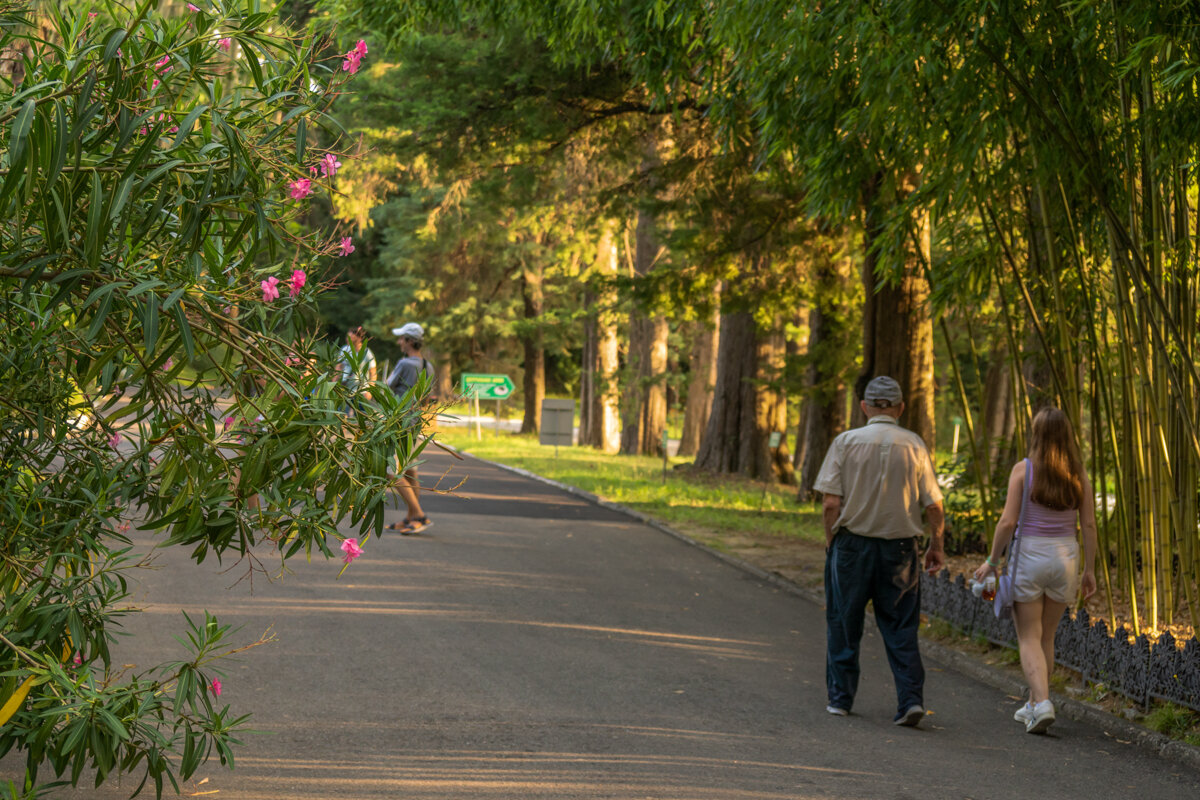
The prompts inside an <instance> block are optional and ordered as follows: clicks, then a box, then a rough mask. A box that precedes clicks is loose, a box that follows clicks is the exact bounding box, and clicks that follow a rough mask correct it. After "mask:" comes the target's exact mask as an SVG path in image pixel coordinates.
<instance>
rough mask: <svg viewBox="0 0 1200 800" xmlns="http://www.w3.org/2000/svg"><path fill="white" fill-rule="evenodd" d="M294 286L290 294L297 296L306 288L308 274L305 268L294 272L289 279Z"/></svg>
mask: <svg viewBox="0 0 1200 800" xmlns="http://www.w3.org/2000/svg"><path fill="white" fill-rule="evenodd" d="M288 282H289V283H290V284H291V285H292V288H291V290H290V291H289V292H288V294H289V295H291V296H292V297H295V296H296V295H298V294H300V290H301V289H303V288H304V284H305V283H307V282H308V276H307V275H305V274H304V270H302V269H298V270H296V271H294V272H293V273H292V278H291V280H290V281H288Z"/></svg>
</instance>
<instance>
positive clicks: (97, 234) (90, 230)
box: [84, 172, 105, 269]
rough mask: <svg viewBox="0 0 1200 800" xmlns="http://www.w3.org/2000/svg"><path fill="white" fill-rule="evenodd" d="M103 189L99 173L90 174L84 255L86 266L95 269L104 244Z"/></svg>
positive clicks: (98, 263)
mask: <svg viewBox="0 0 1200 800" xmlns="http://www.w3.org/2000/svg"><path fill="white" fill-rule="evenodd" d="M104 224H105V218H104V187H103V186H102V184H101V182H100V173H98V172H93V173H92V194H91V198H90V199H89V200H88V222H87V230H86V232H85V235H86V237H87V238H86V240H85V243H84V253H85V255H86V257H87V262H88V266H90V267H91V268H92V269H96V268H97V267H99V266H100V248H101V246H102V245H103V243H104Z"/></svg>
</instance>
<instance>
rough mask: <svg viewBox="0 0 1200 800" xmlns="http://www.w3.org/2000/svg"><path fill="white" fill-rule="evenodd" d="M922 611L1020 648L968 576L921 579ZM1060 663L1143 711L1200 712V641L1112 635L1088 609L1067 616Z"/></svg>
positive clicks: (1058, 639)
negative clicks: (1159, 704)
mask: <svg viewBox="0 0 1200 800" xmlns="http://www.w3.org/2000/svg"><path fill="white" fill-rule="evenodd" d="M921 610H922V611H924V612H925V613H926V614H929V615H930V616H934V617H938V618H939V619H943V620H945V621H946V622H948V623H950V625H952V626H954V627H955V628H957V629H958V630H960V631H962V632H963V633H965V634H967V635H968V636H982V637H984V638H985V639H987V640H988V641H989V642H992V643H994V644H998V645H1001V646H1003V647H1010V648H1014V649H1015V648H1016V646H1017V635H1016V631H1015V630H1014V629H1013V625H1012V622H1010V621H1004V622H1001V621H1000V620H998V619H996V615H995V614H994V613H992V604H991V603H989V602H987V601H985V600H982V599H980V598H978V597H976V596H975V595H974V594H972V593H971V589H970V587H968V586H967V583H966V580H964V578H963V576H962V575H959V576H957V577H955V578H954V579H953V580H951V579H950V577H949V573H948V572H942V574H940V575H938V576H937V577H930V576H928V575H923V576H922V577H921ZM1054 654H1055V659H1056V660H1057V661H1058V663H1060V664H1062V665H1064V666H1067V667H1070V668H1071V669H1074V670H1076V671H1077V672H1079V673H1080V674H1081V675H1082V676H1083V680H1084V681H1085V682H1087V683H1103V684H1104V685H1105V686H1106V687H1107V688H1109V689H1111V690H1113V691H1116V692H1120V693H1121V694H1123V695H1125V696H1126V697H1128V698H1129V699H1131V700H1133V701H1134V702H1136V703H1139V704H1141V705H1142V706H1143V707H1145V706H1148V705H1149V703H1150V701H1151V700H1152V699H1159V700H1168V701H1170V702H1172V703H1177V704H1179V705H1181V706H1187V707H1188V708H1191V709H1194V710H1196V711H1200V641H1197V639H1196V638H1195V637H1192V638H1191V639H1189V640H1188V641H1187V642H1186V643H1185V644H1184V645H1183V646H1182V647H1181V646H1180V644H1179V642H1177V641H1176V640H1175V637H1174V636H1172V635H1171V634H1170V633H1164V634H1162V635H1161V636H1159V637H1158V639H1157V641H1153V642H1152V641H1150V639H1149V638H1148V637H1147V636H1146V635H1145V634H1142V635H1141V636H1138V637H1136V638H1135V637H1133V635H1132V632H1131V631H1130V630H1129V629H1128V628H1126V627H1121V628H1119V629H1118V630H1117V631H1116V632H1115V635H1113V634H1109V631H1108V623H1106V622H1105V621H1104V620H1102V619H1100V620H1096V621H1094V622H1093V621H1092V620H1091V619H1090V618H1089V617H1088V613H1087V610H1086V609H1080V610H1079V611H1078V612H1076V613H1075V615H1074V616H1072V615H1071V613H1070V611H1068V612H1067V613H1066V614H1064V615H1063V621H1062V622H1061V623H1060V624H1059V626H1058V634H1057V635H1056V636H1055V639H1054Z"/></svg>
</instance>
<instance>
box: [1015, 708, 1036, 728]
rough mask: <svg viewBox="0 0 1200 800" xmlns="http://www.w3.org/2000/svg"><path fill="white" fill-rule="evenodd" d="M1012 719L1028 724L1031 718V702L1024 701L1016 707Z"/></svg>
mask: <svg viewBox="0 0 1200 800" xmlns="http://www.w3.org/2000/svg"><path fill="white" fill-rule="evenodd" d="M1013 719H1015V720H1016V721H1017V722H1019V723H1021V724H1022V725H1028V724H1029V721H1030V720H1032V719H1033V703H1026V704H1025V705H1023V706H1021V707H1020V708H1018V709H1017V713H1015V714H1013Z"/></svg>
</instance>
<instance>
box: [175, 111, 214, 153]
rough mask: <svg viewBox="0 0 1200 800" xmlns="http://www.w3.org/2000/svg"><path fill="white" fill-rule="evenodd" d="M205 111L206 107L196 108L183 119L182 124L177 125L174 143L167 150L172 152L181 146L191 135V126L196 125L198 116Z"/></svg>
mask: <svg viewBox="0 0 1200 800" xmlns="http://www.w3.org/2000/svg"><path fill="white" fill-rule="evenodd" d="M207 110H208V106H207V105H200V106H196V107H195V108H193V109H192V110H191V112H190V113H189V114H188V115H187V116H186V117H184V118H183V122H181V123H179V133H178V134H177V135H176V136H175V141H174V142H173V143H172V144H171V146H170V147H169V148H168V149H169V150H174V149H175V148H177V147H179V145H181V144H183V141H184V140H185V139H187V137H188V136H189V135H190V134H191V132H192V126H193V125H195V124H196V120H197V119H199V118H200V115H201V114H203V113H204V112H205V111H207Z"/></svg>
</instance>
